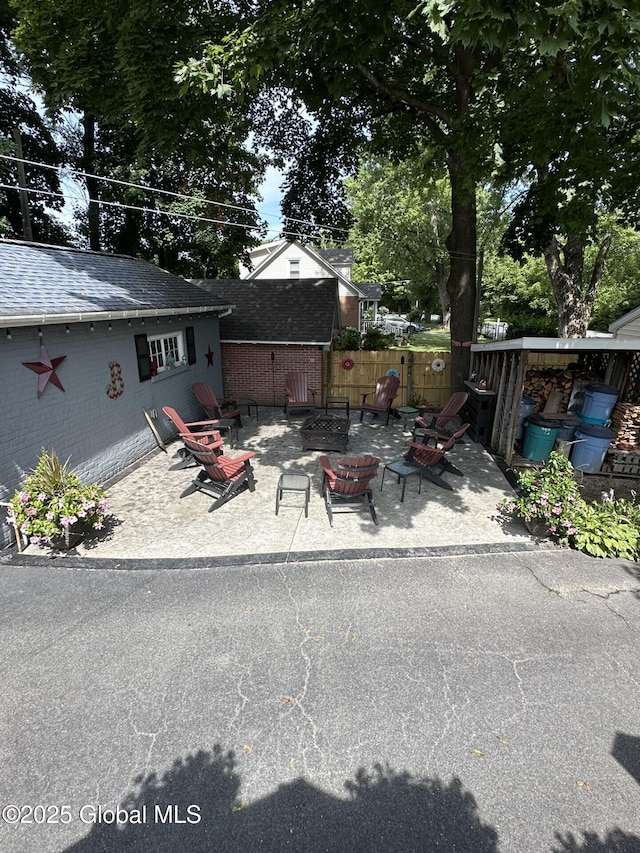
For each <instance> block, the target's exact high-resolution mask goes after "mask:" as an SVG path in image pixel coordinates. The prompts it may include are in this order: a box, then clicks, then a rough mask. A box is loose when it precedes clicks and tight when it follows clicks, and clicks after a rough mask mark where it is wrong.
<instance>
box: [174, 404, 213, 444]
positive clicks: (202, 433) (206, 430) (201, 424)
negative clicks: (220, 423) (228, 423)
mask: <svg viewBox="0 0 640 853" xmlns="http://www.w3.org/2000/svg"><path fill="white" fill-rule="evenodd" d="M162 411H163V412H164V413H165V415H166V416H167V417H168V418H169V420H170V421H171V423H172V424H173V425H174V426H175V428H176V429H177V430H178V434H179V435H189V436H193V437H195V438H197V439H198V441H201V442H202V443H203V444H216V443H218V442H219V441H221V436H220V430H217V429H216V428H215V425H216V422H215V420H213V421H191V423H185V422H184V421H183V420H182V418H181V417H180V415H179V414H178V413H177V412H176V410H175V409H172V408H171V406H163V407H162Z"/></svg>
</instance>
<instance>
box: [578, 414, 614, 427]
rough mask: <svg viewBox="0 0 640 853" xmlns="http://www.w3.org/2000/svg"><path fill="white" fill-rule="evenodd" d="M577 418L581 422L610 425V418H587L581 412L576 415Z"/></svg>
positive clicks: (593, 424)
mask: <svg viewBox="0 0 640 853" xmlns="http://www.w3.org/2000/svg"><path fill="white" fill-rule="evenodd" d="M578 418H579V419H580V421H581V422H582V423H583V424H591V425H592V426H605V427H608V426H611V418H589V417H587V416H586V415H583V414H582V412H580V414H579V415H578Z"/></svg>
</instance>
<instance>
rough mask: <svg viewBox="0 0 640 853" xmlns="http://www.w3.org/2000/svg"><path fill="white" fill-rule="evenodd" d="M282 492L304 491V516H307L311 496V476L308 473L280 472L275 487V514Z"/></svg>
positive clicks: (278, 507)
mask: <svg viewBox="0 0 640 853" xmlns="http://www.w3.org/2000/svg"><path fill="white" fill-rule="evenodd" d="M284 492H303V493H304V517H305V518H308V517H309V498H310V497H311V478H310V477H309V475H308V474H280V478H279V480H278V486H277V488H276V515H277V514H278V510H279V509H280V501H281V500H282V495H283V494H284Z"/></svg>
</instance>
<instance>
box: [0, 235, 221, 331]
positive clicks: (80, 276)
mask: <svg viewBox="0 0 640 853" xmlns="http://www.w3.org/2000/svg"><path fill="white" fill-rule="evenodd" d="M226 307H229V306H228V304H226V303H225V304H222V303H221V301H220V299H218V298H216V297H214V296H212V295H211V294H210V293H206V292H204V291H203V290H202V289H201V288H199V287H196V286H195V285H194V284H191V283H190V282H188V281H186V280H185V279H183V278H180V277H179V276H176V275H173V274H172V273H168V272H166V271H165V270H162V269H160V268H159V267H156V266H154V264H150V263H148V262H147V261H143V260H141V259H140V258H131V257H127V256H126V255H109V254H106V253H102V252H85V251H82V250H80V249H68V248H64V247H58V246H44V245H39V244H36V243H21V242H18V241H11V240H0V325H6V326H10V325H14V326H18V325H28V324H35V323H38V324H44V323H55V322H64V323H72V322H79V321H81V320H87V319H92V318H93V319H106V318H114V319H115V318H116V317H136V316H138V317H145V316H146V317H150V316H151V317H152V316H156V315H158V316H161V315H166V314H169V315H170V314H174V313H177V312H178V311H187V310H189V311H191V312H193V313H203V312H207V311H216V310H217V311H221V310H223V309H224V308H226Z"/></svg>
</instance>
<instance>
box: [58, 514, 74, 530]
mask: <svg viewBox="0 0 640 853" xmlns="http://www.w3.org/2000/svg"><path fill="white" fill-rule="evenodd" d="M77 520H78V519H77V518H76V516H75V515H63V516H61V517H60V524H61V525H62V526H63V527H69V525H70V524H74V523H75V522H76V521H77Z"/></svg>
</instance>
